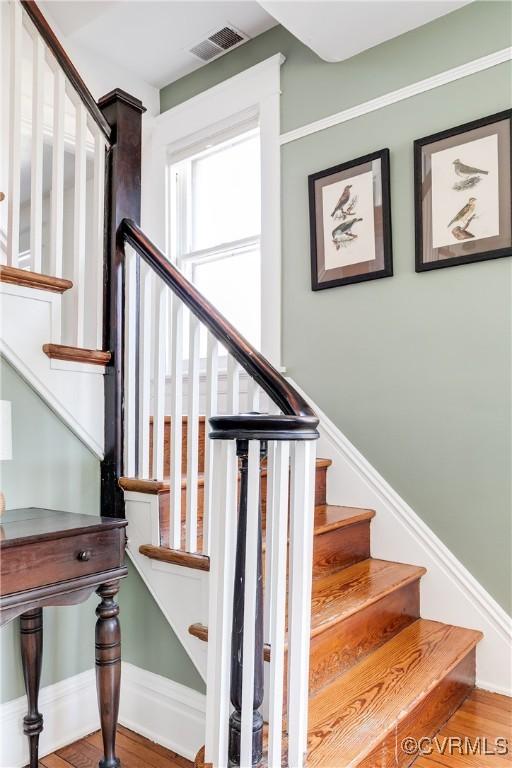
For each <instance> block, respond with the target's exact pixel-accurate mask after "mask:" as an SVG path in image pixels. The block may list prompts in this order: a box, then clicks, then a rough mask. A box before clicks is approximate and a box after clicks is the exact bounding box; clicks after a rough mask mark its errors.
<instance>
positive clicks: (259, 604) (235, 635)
mask: <svg viewBox="0 0 512 768" xmlns="http://www.w3.org/2000/svg"><path fill="white" fill-rule="evenodd" d="M236 452H237V456H238V458H239V472H240V492H239V494H240V495H239V501H238V526H237V535H236V561H235V589H234V596H233V629H232V634H231V703H232V705H233V707H234V711H233V713H232V714H231V717H230V719H229V766H230V768H235V766H239V765H240V741H241V725H242V676H243V668H244V658H243V645H244V631H246V630H248V631H251V632H252V631H254V634H255V644H254V698H253V720H252V765H253V766H257V765H258V764H259V763H260V761H261V758H262V755H263V717H262V715H261V713H260V712H259V708H260V707H261V705H262V703H263V575H262V546H261V499H260V503H259V505H258V542H257V548H258V549H257V557H258V560H257V562H258V565H257V573H256V585H257V586H256V589H257V593H256V620H255V625H254V627H244V604H245V598H244V592H245V547H246V537H247V486H248V469H249V442H248V440H237V441H236ZM265 456H266V443H265V442H262V443H261V458H264V457H265Z"/></svg>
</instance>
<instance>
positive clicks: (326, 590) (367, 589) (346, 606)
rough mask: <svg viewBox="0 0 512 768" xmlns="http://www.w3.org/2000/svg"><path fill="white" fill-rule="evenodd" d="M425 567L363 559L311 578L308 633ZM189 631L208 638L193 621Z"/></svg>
mask: <svg viewBox="0 0 512 768" xmlns="http://www.w3.org/2000/svg"><path fill="white" fill-rule="evenodd" d="M425 572H426V570H425V568H419V567H417V566H415V565H405V564H403V563H393V562H390V561H388V560H374V559H372V558H370V559H369V560H363V561H362V562H360V563H356V564H355V565H351V566H349V567H348V568H343V569H342V570H341V571H338V572H337V573H333V574H330V575H329V576H324V577H321V578H319V579H315V580H314V581H313V589H312V598H311V636H312V637H314V636H316V635H318V634H319V633H320V632H323V631H324V630H325V629H328V628H329V627H331V626H332V625H333V624H337V623H338V622H340V621H343V620H344V619H347V618H348V617H349V616H352V615H353V614H354V613H357V612H358V611H362V610H364V609H365V608H367V607H368V606H369V605H371V604H372V603H374V602H376V601H377V600H380V599H381V598H383V597H385V596H386V595H388V594H389V593H390V592H392V591H393V590H395V589H400V588H401V587H404V586H405V585H406V584H410V583H411V582H412V581H415V580H417V579H420V578H421V577H422V576H423V574H424V573H425ZM188 631H189V633H190V634H191V635H193V636H194V637H197V638H198V639H199V640H203V641H204V642H208V627H206V626H205V625H204V624H200V623H197V624H192V625H191V626H190V627H189V629H188ZM264 656H265V660H266V661H269V659H270V646H268V645H265V648H264Z"/></svg>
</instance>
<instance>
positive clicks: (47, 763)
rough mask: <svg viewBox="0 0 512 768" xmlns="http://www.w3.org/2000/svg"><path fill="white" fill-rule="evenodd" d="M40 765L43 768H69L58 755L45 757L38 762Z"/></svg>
mask: <svg viewBox="0 0 512 768" xmlns="http://www.w3.org/2000/svg"><path fill="white" fill-rule="evenodd" d="M40 765H42V766H44V768H69V763H68V762H67V761H66V760H63V759H62V757H59V756H58V755H46V757H43V758H42V760H40Z"/></svg>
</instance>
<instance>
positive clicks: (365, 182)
mask: <svg viewBox="0 0 512 768" xmlns="http://www.w3.org/2000/svg"><path fill="white" fill-rule="evenodd" d="M308 187H309V222H310V247H311V288H312V290H313V291H319V290H323V289H325V288H333V287H334V286H340V285H349V284H351V283H360V282H365V281H367V280H376V279H378V278H381V277H391V276H392V274H393V255H392V239H391V203H390V199H391V196H390V173H389V149H387V148H386V149H380V150H378V151H377V152H372V153H370V154H368V155H364V156H362V157H358V158H356V159H355V160H350V161H348V162H345V163H341V164H339V165H335V166H333V167H331V168H326V169H325V170H323V171H319V172H317V173H313V174H311V175H310V176H309V177H308Z"/></svg>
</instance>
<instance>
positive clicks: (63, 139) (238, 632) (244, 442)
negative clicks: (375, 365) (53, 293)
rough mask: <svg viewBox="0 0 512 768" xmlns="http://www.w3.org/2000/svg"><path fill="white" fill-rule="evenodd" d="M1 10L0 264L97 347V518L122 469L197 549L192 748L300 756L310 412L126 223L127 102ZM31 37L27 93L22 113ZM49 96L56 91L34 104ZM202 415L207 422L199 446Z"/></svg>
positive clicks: (23, 15)
mask: <svg viewBox="0 0 512 768" xmlns="http://www.w3.org/2000/svg"><path fill="white" fill-rule="evenodd" d="M1 11H2V26H3V23H4V21H7V27H8V32H7V35H6V39H7V41H8V44H7V45H4V46H3V50H2V63H3V64H4V63H5V62H6V59H8V62H7V67H6V69H7V72H3V77H2V84H3V85H4V84H5V83H6V82H8V88H9V94H10V97H9V110H8V112H7V113H5V112H4V113H3V114H2V121H5V122H2V136H8V138H9V140H8V143H5V142H2V150H3V152H2V157H1V161H2V179H3V172H4V170H5V171H6V178H7V184H6V189H7V206H6V205H5V203H4V204H3V206H2V207H1V208H0V216H2V219H1V220H0V228H1V230H2V232H1V235H2V237H0V248H1V250H2V251H3V252H2V259H1V260H2V269H19V268H24V269H30V270H32V271H37V272H41V271H43V272H45V273H46V274H49V275H53V276H55V277H68V278H70V279H71V280H73V283H74V284H73V289H72V292H70V296H71V299H70V300H69V301H70V303H69V304H68V305H67V306H65V307H64V309H65V311H64V316H63V321H64V322H63V332H64V340H65V342H66V343H69V344H71V345H74V346H86V345H90V346H92V347H98V348H103V349H107V350H109V351H110V352H111V361H110V363H109V365H108V366H107V370H106V376H105V458H104V460H103V462H102V478H101V480H102V511H103V513H104V514H107V515H113V516H122V515H123V514H124V498H123V492H122V490H121V488H120V487H119V480H120V478H121V477H122V476H123V475H129V476H131V477H133V478H135V479H138V480H139V481H147V482H148V483H150V484H153V487H154V484H155V483H156V484H157V486H158V485H159V484H160V486H161V490H162V491H163V489H164V488H167V492H168V495H169V505H168V506H169V511H168V514H167V515H165V513H164V514H163V516H162V518H161V520H160V530H159V531H158V534H157V538H158V543H166V545H167V546H169V547H171V548H175V549H178V550H181V551H186V552H197V551H198V550H200V551H201V554H202V556H203V557H205V558H209V562H210V579H209V589H210V600H209V619H208V621H209V628H208V629H209V646H208V669H207V722H206V744H205V759H206V760H207V761H208V762H210V763H211V765H212V766H213V768H227V766H228V765H230V766H243V768H248V766H256V765H257V764H258V763H259V762H260V760H261V757H262V753H263V752H265V753H266V762H267V764H268V765H269V766H270V767H271V768H278V766H279V767H280V766H281V764H282V759H285V760H286V761H287V765H288V766H289V767H290V768H302V765H303V763H304V755H305V751H306V748H307V706H308V664H309V636H310V603H311V576H312V546H313V513H314V484H315V477H314V475H315V440H316V438H317V436H318V434H317V431H316V427H317V424H318V420H317V418H316V416H315V414H314V413H313V412H312V411H311V409H310V407H309V406H308V404H307V403H306V402H305V401H304V400H303V399H302V397H301V396H300V395H299V394H298V393H297V392H296V391H295V390H294V389H293V387H292V386H291V385H290V384H289V383H288V382H287V381H286V380H285V379H284V378H283V377H282V376H281V374H280V373H279V372H278V371H277V370H275V369H274V368H273V367H272V366H271V365H270V364H269V363H268V361H266V360H265V358H264V357H263V356H262V355H261V354H260V353H259V352H257V350H255V349H254V348H253V347H252V346H251V345H250V344H249V343H248V342H247V341H246V340H245V339H243V337H242V336H241V335H240V334H239V333H238V332H237V330H236V329H235V328H234V327H233V326H232V325H231V324H230V323H229V322H227V321H226V320H225V319H224V318H223V317H222V316H221V315H220V314H219V313H218V312H217V310H216V309H215V308H214V307H213V306H212V305H211V304H210V303H209V302H208V301H207V300H206V299H205V298H204V297H203V296H202V295H201V294H200V293H199V292H198V291H197V290H196V289H195V288H194V286H193V285H192V284H190V283H189V282H188V281H187V280H186V279H185V277H184V276H183V275H182V274H181V272H180V271H179V270H178V269H177V268H176V267H174V266H173V265H172V264H171V263H170V262H169V261H168V260H167V258H166V257H165V255H164V254H163V253H162V252H161V251H160V250H159V249H158V248H156V247H155V245H154V244H153V243H152V242H151V241H150V240H149V239H148V238H147V236H146V235H145V234H144V233H143V231H142V230H141V229H140V227H139V226H138V225H137V223H136V222H138V221H139V219H140V202H141V200H140V198H141V189H140V181H141V115H142V112H143V111H144V108H143V107H142V104H141V103H140V101H138V100H137V99H135V98H133V97H132V96H130V95H129V94H127V93H125V92H123V91H120V90H116V91H113V92H112V93H110V94H107V95H106V96H105V97H103V98H102V99H101V100H100V101H99V102H98V104H96V103H95V102H94V99H93V97H92V95H91V93H90V92H89V90H88V89H87V87H86V86H85V84H84V82H83V80H82V79H81V78H80V76H79V74H78V72H77V70H76V69H75V67H74V66H73V64H72V63H71V61H70V60H69V58H68V57H67V55H66V53H65V52H64V50H63V48H62V46H61V45H60V43H59V41H58V40H57V38H56V36H55V34H54V33H53V31H52V30H51V28H50V26H49V25H48V24H47V22H46V20H45V19H44V17H43V15H42V14H41V12H40V11H39V9H38V7H37V5H36V3H35V2H33V0H10V2H9V3H8V4H2V8H1ZM27 34H28V38H27ZM3 40H4V37H2V41H3ZM27 41H28V45H29V46H30V48H31V54H30V58H31V73H32V74H31V92H32V99H31V102H30V105H29V116H28V119H27V120H25V118H26V117H27V116H26V114H25V112H24V111H23V94H24V87H23V86H24V81H23V78H24V77H25V75H24V74H23V67H22V62H23V56H24V48H25V49H26V46H27ZM6 50H8V55H7V56H6V54H5V51H6ZM6 78H7V80H6ZM47 85H50V86H51V87H50V88H49V89H48V88H47ZM47 92H51V93H52V94H53V95H52V97H51V100H50V101H49V102H48V103H47V102H46V96H45V94H46V93H47ZM69 104H71V105H72V106H71V108H70V107H69ZM49 115H50V118H49V117H48V116H49ZM70 115H71V116H72V120H71V122H72V125H70ZM24 120H25V122H26V123H27V125H28V128H29V130H28V131H27V126H26V125H25V124H24V123H23V121H24ZM23 130H25V133H26V135H30V138H31V152H30V163H29V167H30V176H31V188H30V196H29V202H30V242H29V247H28V248H26V249H25V248H24V247H22V244H21V241H20V232H21V226H20V221H21V218H22V202H23V201H22V198H21V191H22V190H21V178H22V152H21V150H22V136H23V135H24V134H23ZM48 145H49V146H51V185H50V186H51V196H50V199H49V204H48V205H47V208H48V210H46V209H45V202H44V200H43V198H44V195H43V191H44V178H45V174H44V168H45V163H46V162H47V160H45V156H46V157H47V155H48V152H47V150H46V151H45V147H46V146H48ZM4 152H5V153H6V154H5V155H4ZM66 152H68V154H71V153H72V155H73V174H72V176H73V205H72V215H71V216H67V215H66V208H65V199H64V198H65V190H66V180H67V178H68V176H67V173H66ZM68 159H69V158H68ZM2 186H3V184H2ZM2 191H3V189H2ZM104 201H105V209H104V206H103V203H104ZM4 212H5V213H4ZM104 212H105V216H104ZM68 218H69V219H72V223H73V226H72V230H71V231H72V236H71V239H70V240H69V241H68V240H67V239H66V238H67V237H68V235H69V233H67V230H66V229H65V224H66V223H67V221H68ZM4 240H5V246H4V245H3V243H4ZM24 251H26V260H25V262H22V261H21V260H20V255H21V254H22V253H23V252H24ZM261 410H264V411H268V413H259V412H258V411H261ZM168 414H169V415H170V418H169V419H168V420H167V419H166V416H167V415H168ZM201 416H203V417H204V421H202V419H201ZM202 423H205V427H204V428H205V429H206V430H208V431H209V435H208V440H206V441H205V455H204V456H201V455H200V451H199V444H200V441H199V434H200V430H201V429H202V426H201V424H202ZM166 424H168V425H169V426H168V429H167V431H166ZM184 425H186V432H187V436H186V441H185V448H184V450H183V456H182V442H183V440H182V438H183V432H184ZM184 476H185V480H184ZM185 488H186V490H185ZM200 488H202V489H203V490H202V491H200V490H199V489H200ZM157 489H158V488H157ZM263 519H265V525H263ZM166 537H167V538H166ZM263 552H264V559H265V562H264V563H263ZM265 643H266V644H267V646H265V645H264V644H265ZM269 653H270V660H269V671H268V679H269V686H268V687H269V690H268V691H267V692H266V693H265V692H264V683H263V680H264V678H265V677H266V675H265V674H264V657H265V656H266V657H267V658H268V654H269ZM264 699H265V700H264ZM262 705H263V707H265V711H264V712H262V711H261V709H262ZM264 719H265V720H267V721H268V736H267V738H266V740H265V739H264V729H263V722H264ZM283 756H284V757H283Z"/></svg>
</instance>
